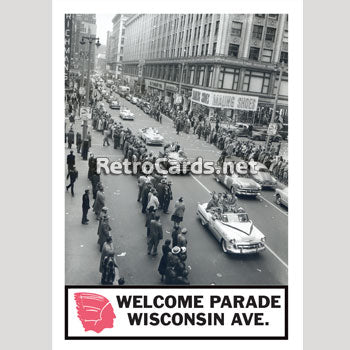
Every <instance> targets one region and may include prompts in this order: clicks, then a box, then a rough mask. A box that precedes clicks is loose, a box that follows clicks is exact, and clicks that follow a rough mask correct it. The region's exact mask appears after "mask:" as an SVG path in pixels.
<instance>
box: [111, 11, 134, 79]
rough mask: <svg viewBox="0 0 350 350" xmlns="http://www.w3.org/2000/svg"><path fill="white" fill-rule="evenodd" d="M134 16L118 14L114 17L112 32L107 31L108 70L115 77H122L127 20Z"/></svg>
mask: <svg viewBox="0 0 350 350" xmlns="http://www.w3.org/2000/svg"><path fill="white" fill-rule="evenodd" d="M130 16H132V15H129V14H125V15H123V14H118V15H115V16H114V17H113V19H112V23H113V29H112V32H108V33H107V57H106V60H107V70H108V72H109V73H111V74H113V75H114V76H115V78H117V79H118V78H120V75H121V72H122V61H123V56H124V41H125V22H126V21H127V19H128V18H129V17H130Z"/></svg>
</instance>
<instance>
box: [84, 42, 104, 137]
mask: <svg viewBox="0 0 350 350" xmlns="http://www.w3.org/2000/svg"><path fill="white" fill-rule="evenodd" d="M85 40H87V42H88V43H89V51H88V68H87V87H86V100H85V105H86V107H88V106H89V105H90V66H91V46H92V43H93V42H94V41H96V47H97V48H99V47H100V46H101V44H100V38H96V37H94V36H91V35H90V36H82V38H81V40H80V44H81V45H85V43H86V41H85ZM87 128H88V125H87V119H86V117H85V118H84V120H83V140H84V141H86V140H87Z"/></svg>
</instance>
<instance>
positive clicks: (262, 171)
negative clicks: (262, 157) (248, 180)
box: [251, 163, 277, 189]
mask: <svg viewBox="0 0 350 350" xmlns="http://www.w3.org/2000/svg"><path fill="white" fill-rule="evenodd" d="M254 170H255V171H256V174H251V177H252V179H253V180H254V181H255V182H257V183H258V184H259V185H260V186H261V187H262V188H272V189H275V188H276V186H277V180H276V179H275V178H274V177H273V176H272V175H271V174H270V172H269V169H267V168H266V166H265V165H264V164H262V163H257V164H256V165H255V169H254Z"/></svg>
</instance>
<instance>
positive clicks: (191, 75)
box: [188, 66, 194, 84]
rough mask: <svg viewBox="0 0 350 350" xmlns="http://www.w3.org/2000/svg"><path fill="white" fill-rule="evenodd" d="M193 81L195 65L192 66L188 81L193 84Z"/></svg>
mask: <svg viewBox="0 0 350 350" xmlns="http://www.w3.org/2000/svg"><path fill="white" fill-rule="evenodd" d="M193 81H194V66H191V68H190V74H189V81H188V83H189V84H193Z"/></svg>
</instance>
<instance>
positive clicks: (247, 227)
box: [197, 203, 265, 254]
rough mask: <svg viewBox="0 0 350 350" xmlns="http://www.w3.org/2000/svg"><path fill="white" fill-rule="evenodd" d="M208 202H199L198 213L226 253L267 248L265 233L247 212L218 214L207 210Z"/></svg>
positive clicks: (246, 252) (250, 251)
mask: <svg viewBox="0 0 350 350" xmlns="http://www.w3.org/2000/svg"><path fill="white" fill-rule="evenodd" d="M207 204H208V203H203V204H198V207H197V215H198V217H199V219H200V221H201V223H202V225H203V226H205V227H208V228H209V230H210V231H211V232H212V234H213V235H214V237H215V238H216V239H217V240H218V242H220V244H221V248H222V250H223V252H224V253H233V254H254V253H259V252H261V251H263V250H264V249H265V235H264V234H263V233H262V232H261V231H259V230H258V229H257V228H256V227H255V226H254V225H253V222H252V221H251V220H249V218H248V214H247V213H234V212H227V213H223V214H220V215H217V214H216V213H214V212H212V211H207V210H206V208H207Z"/></svg>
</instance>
